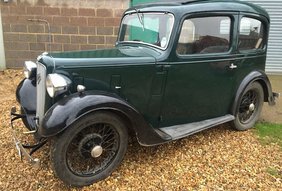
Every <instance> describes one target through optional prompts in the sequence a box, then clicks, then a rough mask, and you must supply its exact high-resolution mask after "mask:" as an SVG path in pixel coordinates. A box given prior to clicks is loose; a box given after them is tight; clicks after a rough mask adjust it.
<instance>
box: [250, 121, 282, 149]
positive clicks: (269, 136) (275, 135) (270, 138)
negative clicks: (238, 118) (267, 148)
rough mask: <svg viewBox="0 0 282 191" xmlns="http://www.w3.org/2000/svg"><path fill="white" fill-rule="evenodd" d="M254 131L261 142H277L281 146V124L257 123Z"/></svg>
mask: <svg viewBox="0 0 282 191" xmlns="http://www.w3.org/2000/svg"><path fill="white" fill-rule="evenodd" d="M255 132H256V133H257V134H258V136H259V138H260V140H261V141H262V142H263V143H265V144H269V143H277V144H278V145H280V147H281V148H282V124H273V123H265V122H263V123H258V124H256V128H255Z"/></svg>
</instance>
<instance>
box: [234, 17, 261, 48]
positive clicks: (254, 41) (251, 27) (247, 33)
mask: <svg viewBox="0 0 282 191" xmlns="http://www.w3.org/2000/svg"><path fill="white" fill-rule="evenodd" d="M264 34H265V32H264V26H263V24H262V23H261V21H259V20H257V19H253V18H248V17H243V18H242V19H241V22H240V35H239V42H238V43H239V44H238V47H239V50H240V51H244V50H256V49H262V48H263V47H264Z"/></svg>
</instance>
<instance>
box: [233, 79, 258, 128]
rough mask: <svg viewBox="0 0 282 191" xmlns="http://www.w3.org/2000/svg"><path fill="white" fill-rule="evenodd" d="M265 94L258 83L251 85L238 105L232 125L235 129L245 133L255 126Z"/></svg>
mask: <svg viewBox="0 0 282 191" xmlns="http://www.w3.org/2000/svg"><path fill="white" fill-rule="evenodd" d="M263 99H264V93H263V89H262V87H261V85H260V84H259V83H258V82H253V83H251V84H249V85H248V86H247V87H246V88H245V90H244V92H243V93H242V96H241V98H240V99H239V102H238V104H237V112H236V114H235V120H234V121H233V123H232V125H233V127H234V128H235V129H237V130H240V131H243V130H247V129H249V128H251V127H253V126H254V124H255V123H256V121H257V120H258V119H259V116H260V113H261V110H262V105H263V101H264V100H263Z"/></svg>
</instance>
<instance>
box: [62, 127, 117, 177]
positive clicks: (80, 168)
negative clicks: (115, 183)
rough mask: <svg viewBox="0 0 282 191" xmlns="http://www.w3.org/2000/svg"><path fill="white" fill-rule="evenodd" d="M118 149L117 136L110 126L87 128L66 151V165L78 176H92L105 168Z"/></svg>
mask: <svg viewBox="0 0 282 191" xmlns="http://www.w3.org/2000/svg"><path fill="white" fill-rule="evenodd" d="M118 148H119V136H118V133H117V131H116V130H115V129H114V128H113V127H112V125H110V124H106V123H99V124H94V125H90V126H87V127H86V128H84V129H83V130H82V131H80V132H79V134H77V136H75V137H74V139H73V140H72V141H71V144H70V145H69V147H68V149H67V164H68V167H69V168H70V170H71V171H72V172H73V173H75V174H77V175H79V176H92V175H95V174H97V173H99V172H100V171H102V170H103V169H105V167H107V166H108V165H109V164H110V163H111V162H112V160H113V159H114V157H115V155H116V153H117V151H118ZM81 161H83V162H81Z"/></svg>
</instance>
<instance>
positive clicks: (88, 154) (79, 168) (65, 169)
mask: <svg viewBox="0 0 282 191" xmlns="http://www.w3.org/2000/svg"><path fill="white" fill-rule="evenodd" d="M127 142H128V132H127V128H126V126H125V124H124V123H123V121H122V120H121V118H120V117H119V116H117V115H115V114H112V113H109V112H99V113H91V114H88V115H86V116H84V117H82V118H81V119H79V120H78V121H77V122H76V123H74V124H73V125H71V126H70V127H68V129H67V130H66V131H64V132H63V133H62V134H61V135H59V136H57V137H56V138H55V139H54V140H53V141H52V144H51V161H52V165H53V169H54V171H55V174H56V175H57V176H58V177H59V178H60V179H61V180H62V181H63V182H65V183H66V184H68V185H72V186H86V185H90V184H92V183H95V182H97V181H100V180H102V179H105V178H106V177H108V176H109V175H110V174H111V173H112V172H113V171H114V169H115V168H116V167H117V166H118V165H119V164H120V163H121V161H122V159H123V157H124V155H125V152H126V149H127Z"/></svg>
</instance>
